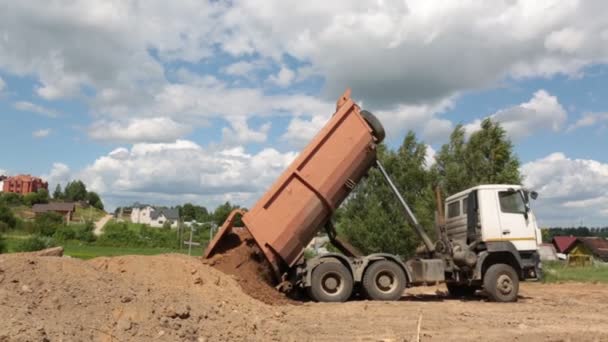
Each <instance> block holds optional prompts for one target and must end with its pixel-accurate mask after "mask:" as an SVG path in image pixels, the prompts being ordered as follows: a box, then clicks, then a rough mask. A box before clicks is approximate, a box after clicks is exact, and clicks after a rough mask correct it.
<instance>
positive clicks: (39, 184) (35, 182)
mask: <svg viewBox="0 0 608 342" xmlns="http://www.w3.org/2000/svg"><path fill="white" fill-rule="evenodd" d="M48 188H49V184H48V183H47V182H44V181H42V179H40V178H38V177H32V176H30V175H19V176H15V177H8V178H7V179H5V180H4V186H3V187H2V191H4V192H14V193H16V194H22V195H25V194H29V193H30V192H37V191H38V190H40V189H47V190H48Z"/></svg>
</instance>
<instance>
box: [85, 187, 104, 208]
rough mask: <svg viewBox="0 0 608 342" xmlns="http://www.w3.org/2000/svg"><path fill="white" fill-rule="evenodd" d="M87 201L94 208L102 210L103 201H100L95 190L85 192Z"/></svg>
mask: <svg viewBox="0 0 608 342" xmlns="http://www.w3.org/2000/svg"><path fill="white" fill-rule="evenodd" d="M87 202H88V203H89V205H91V206H93V207H94V208H97V209H99V210H103V202H102V201H101V198H100V197H99V195H98V194H97V193H96V192H93V191H89V192H87Z"/></svg>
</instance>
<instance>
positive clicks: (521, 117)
mask: <svg viewBox="0 0 608 342" xmlns="http://www.w3.org/2000/svg"><path fill="white" fill-rule="evenodd" d="M489 117H490V118H492V119H493V120H494V121H497V122H499V123H500V124H501V125H502V127H503V128H504V129H505V130H506V131H507V133H508V134H509V137H510V138H511V139H520V138H523V137H527V136H530V135H532V134H535V133H537V132H539V131H542V130H551V131H554V132H557V131H559V130H560V129H561V128H562V126H563V124H564V122H565V121H566V118H567V113H566V110H565V109H564V107H562V105H561V104H560V103H559V101H558V100H557V97H555V96H552V95H551V94H549V93H547V92H546V91H545V90H542V89H541V90H538V91H537V92H535V93H534V96H533V97H532V98H531V99H530V101H528V102H524V103H521V104H519V105H517V106H513V107H510V108H507V109H502V110H499V111H498V112H496V113H494V114H492V115H490V116H489ZM480 123H481V120H480V119H478V120H475V121H473V122H472V123H469V124H467V125H465V126H464V127H465V130H466V132H467V134H471V133H473V132H475V131H477V130H479V129H480Z"/></svg>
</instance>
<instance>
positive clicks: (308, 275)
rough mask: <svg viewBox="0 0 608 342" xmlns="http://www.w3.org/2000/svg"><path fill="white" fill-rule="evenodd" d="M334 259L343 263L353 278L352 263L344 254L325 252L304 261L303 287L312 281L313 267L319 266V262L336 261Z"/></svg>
mask: <svg viewBox="0 0 608 342" xmlns="http://www.w3.org/2000/svg"><path fill="white" fill-rule="evenodd" d="M332 259H333V260H332ZM336 261H338V262H341V263H342V264H344V266H346V268H347V269H348V270H349V271H350V273H351V274H352V275H353V279H354V278H355V273H354V269H353V265H352V263H351V262H350V260H349V259H348V258H347V257H346V256H344V255H342V254H339V253H327V254H323V255H319V256H317V257H314V258H312V259H310V260H307V261H306V268H305V276H304V279H303V280H304V286H305V287H307V286H310V284H311V282H312V271H313V270H314V269H315V267H317V266H319V265H320V264H322V263H324V262H336ZM355 281H356V280H355Z"/></svg>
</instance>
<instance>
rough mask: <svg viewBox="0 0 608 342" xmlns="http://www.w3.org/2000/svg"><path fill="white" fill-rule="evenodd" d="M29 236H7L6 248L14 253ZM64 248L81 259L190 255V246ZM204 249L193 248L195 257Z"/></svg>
mask: <svg viewBox="0 0 608 342" xmlns="http://www.w3.org/2000/svg"><path fill="white" fill-rule="evenodd" d="M28 237H29V235H23V234H11V235H5V236H4V238H5V241H6V246H7V249H8V252H9V253H14V252H16V251H15V248H16V246H17V244H18V243H19V241H21V240H24V239H26V238H28ZM60 245H61V246H63V248H64V254H65V255H69V256H71V257H74V258H79V259H91V258H95V257H99V256H117V255H156V254H164V253H182V254H188V248H187V247H188V246H184V247H185V248H183V249H181V250H179V249H174V248H138V247H106V246H95V245H88V244H83V243H79V242H76V241H74V242H67V243H62V244H60ZM202 254H203V247H201V246H198V247H195V246H193V247H192V255H193V256H201V255H202Z"/></svg>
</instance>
